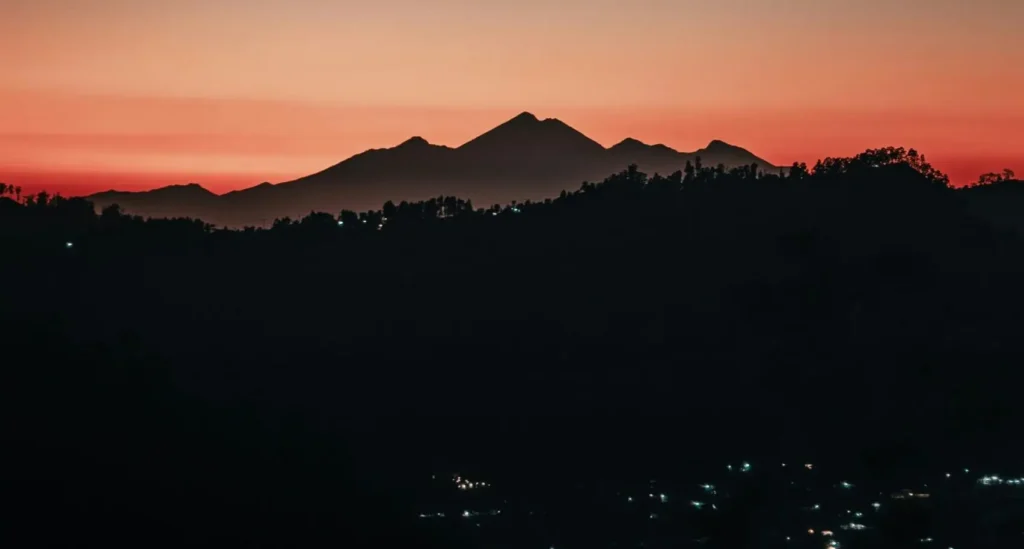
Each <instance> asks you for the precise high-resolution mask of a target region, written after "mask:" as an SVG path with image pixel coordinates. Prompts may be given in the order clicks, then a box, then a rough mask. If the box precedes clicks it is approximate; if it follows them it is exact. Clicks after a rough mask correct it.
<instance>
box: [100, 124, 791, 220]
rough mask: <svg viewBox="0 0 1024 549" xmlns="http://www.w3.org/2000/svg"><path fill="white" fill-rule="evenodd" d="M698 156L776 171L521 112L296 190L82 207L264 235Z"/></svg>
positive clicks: (151, 196) (159, 194)
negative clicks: (597, 135)
mask: <svg viewBox="0 0 1024 549" xmlns="http://www.w3.org/2000/svg"><path fill="white" fill-rule="evenodd" d="M698 156H699V157H700V158H701V161H702V162H703V163H704V165H708V166H714V165H718V164H724V165H725V166H727V167H734V166H740V165H747V164H757V165H758V166H760V167H761V168H763V169H765V170H774V169H778V168H777V167H775V166H773V165H772V164H770V163H768V162H766V161H765V160H763V159H761V158H758V157H757V156H755V155H754V154H752V153H750V152H749V151H747V150H745V149H742V148H740V147H736V146H733V145H729V144H728V143H724V142H722V141H717V140H716V141H712V142H711V143H709V144H708V146H707V147H705V148H703V149H700V150H698V151H694V152H688V153H687V152H679V151H676V150H674V149H671V148H669V147H666V146H665V145H648V144H646V143H642V142H640V141H637V140H636V139H631V138H630V139H625V140H623V141H622V142H620V143H618V144H616V145H614V146H612V147H609V148H605V147H604V146H602V145H601V144H599V143H597V142H596V141H594V140H592V139H590V138H589V137H587V136H585V135H583V134H582V133H580V132H579V131H577V130H575V129H574V128H572V127H570V126H568V125H567V124H565V123H563V122H562V121H560V120H557V119H554V118H548V119H545V120H539V119H537V117H536V116H534V115H532V114H530V113H527V112H524V113H522V114H520V115H518V116H516V117H515V118H513V119H511V120H509V121H507V122H505V123H504V124H501V125H500V126H498V127H496V128H494V129H492V130H490V131H488V132H487V133H484V134H483V135H481V136H479V137H477V138H475V139H473V140H471V141H469V142H467V143H465V144H464V145H462V146H460V147H456V148H451V147H445V146H441V145H433V144H430V143H428V142H427V141H426V140H425V139H423V138H421V137H413V138H411V139H409V140H407V141H405V142H403V143H401V144H399V145H397V146H395V147H392V148H389V149H370V150H368V151H365V152H362V153H360V154H357V155H355V156H352V157H351V158H348V159H347V160H344V161H342V162H340V163H338V164H335V165H334V166H331V167H329V168H327V169H325V170H323V171H320V172H317V173H314V174H312V175H308V176H305V177H302V178H299V179H296V180H294V181H288V182H285V183H278V184H271V183H261V184H259V185H256V186H255V187H250V188H247V189H242V190H239V191H232V192H229V193H226V194H222V195H217V194H214V193H212V192H210V191H208V190H207V189H205V188H203V187H201V186H200V185H197V184H195V183H192V184H188V185H172V186H169V187H161V188H159V189H154V190H151V191H145V192H120V191H113V190H112V191H107V192H102V193H97V194H94V195H91V196H89V197H88V198H89V199H90V200H92V201H93V203H94V204H95V205H96V206H97V207H98V208H103V207H106V206H108V205H110V204H119V205H120V206H121V207H122V208H124V210H125V211H127V212H130V213H134V214H138V215H142V216H146V217H195V218H200V219H203V220H205V221H207V222H209V223H213V224H215V225H218V226H221V225H224V226H232V227H240V226H247V225H252V226H265V225H268V224H270V223H271V222H272V221H273V220H274V219H275V218H278V217H285V216H289V217H292V218H296V217H301V216H304V215H306V214H308V213H310V212H311V211H324V212H330V213H335V214H336V213H338V212H340V211H341V210H342V209H348V210H355V211H364V210H370V209H377V208H380V206H381V205H382V204H383V203H384V202H386V201H388V200H392V201H394V202H395V203H398V202H400V201H402V200H408V201H417V200H423V199H427V198H430V197H436V196H439V195H457V196H459V197H462V198H468V199H471V200H472V201H473V202H474V204H476V205H477V207H481V206H489V205H491V204H499V203H507V202H510V201H512V200H518V201H525V200H541V199H544V198H551V197H554V196H557V195H558V194H559V193H560V192H561V191H562V190H569V191H572V190H576V189H577V188H579V186H580V183H582V182H583V181H600V180H601V179H603V178H604V177H605V176H607V175H609V174H611V173H614V172H617V171H620V170H622V169H624V168H626V166H628V165H630V164H637V165H638V166H639V167H640V169H641V170H642V171H645V172H647V173H650V174H653V173H661V174H665V175H667V174H670V173H672V172H675V171H677V170H681V169H683V167H684V166H685V165H686V162H687V161H688V160H689V161H693V160H694V159H695V158H696V157H698Z"/></svg>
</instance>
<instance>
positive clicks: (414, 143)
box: [398, 135, 430, 147]
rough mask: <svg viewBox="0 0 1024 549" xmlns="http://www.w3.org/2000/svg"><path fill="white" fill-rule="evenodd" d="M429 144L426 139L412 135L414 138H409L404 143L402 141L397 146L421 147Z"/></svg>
mask: <svg viewBox="0 0 1024 549" xmlns="http://www.w3.org/2000/svg"><path fill="white" fill-rule="evenodd" d="M429 144H430V142H429V141H427V140H426V139H423V138H422V137H420V136H418V135H414V136H412V137H410V138H409V139H406V140H405V141H403V142H402V143H401V144H399V145H398V146H399V147H422V146H424V145H429Z"/></svg>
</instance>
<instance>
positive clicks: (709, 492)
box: [420, 461, 1024, 549]
mask: <svg viewBox="0 0 1024 549" xmlns="http://www.w3.org/2000/svg"><path fill="white" fill-rule="evenodd" d="M781 466H782V467H786V464H785V463H782V464H781ZM726 468H727V469H728V470H729V471H735V470H737V469H738V470H739V471H740V472H750V471H752V469H753V466H752V465H751V463H750V462H748V461H743V462H741V463H740V464H739V465H736V466H734V465H731V464H729V465H726ZM804 468H805V469H807V470H809V471H810V470H813V469H814V465H813V464H811V463H806V464H804ZM963 471H964V473H965V474H969V472H970V470H969V469H964V470H963ZM944 475H945V478H951V476H952V475H951V473H945V474H944ZM452 478H453V480H454V482H455V484H456V486H457V487H458V489H460V490H471V489H475V488H482V487H486V486H488V484H487V483H485V482H474V481H470V480H469V479H466V478H463V477H461V476H459V475H454V476H453V477H452ZM977 482H978V484H981V485H984V486H998V485H1009V486H1020V485H1024V477H1021V478H1011V479H1004V478H1002V477H1000V476H998V475H986V476H984V477H981V478H979V479H978V480H977ZM650 484H651V492H650V493H648V499H651V500H657V501H658V502H659V503H662V504H667V503H668V502H669V501H668V500H669V496H668V495H667V494H666V493H664V492H661V493H659V492H658V491H656V490H655V489H654V485H655V484H656V482H655V481H654V480H652V481H651V483H650ZM790 484H794V483H793V482H790ZM698 486H699V488H700V489H701V490H702V492H703V493H704V494H705V495H706V496H714V495H717V494H718V492H717V489H716V487H715V485H714V484H710V483H704V484H700V485H698ZM924 486H925V488H927V485H924ZM833 487H836V488H840V489H842V490H851V489H853V488H854V487H855V485H854V484H852V483H850V482H848V481H845V480H843V481H840V482H838V483H837V484H834V485H833ZM890 497H892V498H894V499H923V498H929V497H930V494H928V493H925V492H921V491H914V490H910V489H903V490H900V491H899V492H894V493H892V494H891V496H890ZM633 500H634V498H633V497H631V496H630V497H627V498H626V501H627V502H633ZM688 505H689V506H690V507H693V508H694V509H696V510H703V509H705V508H710V509H717V506H716V505H714V504H713V503H706V502H704V501H699V500H691V501H689V503H688ZM870 505H871V508H872V509H873V510H874V511H876V512H877V511H879V510H880V509H881V507H882V505H881V503H879V502H877V501H876V502H874V503H871V504H870ZM804 509H805V511H807V510H809V511H821V510H822V505H821V504H819V503H815V504H812V505H811V506H810V507H805V508H804ZM483 514H490V515H492V516H494V515H499V514H501V511H500V510H496V511H491V512H489V513H480V512H475V511H468V510H467V511H463V512H462V517H464V518H473V517H477V516H480V515H483ZM530 514H531V515H532V514H533V513H532V512H531V513H530ZM846 515H847V518H846V521H847V522H844V523H843V524H837V526H838V527H837V528H836V529H837V530H842V531H847V532H859V531H863V530H867V529H870V526H867V525H865V524H862V523H861V522H859V521H857V520H853V519H861V518H862V517H863V516H864V513H862V512H860V511H856V512H854V511H852V510H850V509H847V510H846ZM420 517H422V518H431V517H444V513H435V514H421V515H420ZM648 518H649V519H651V520H655V519H658V518H659V514H658V513H653V512H648ZM477 526H479V524H477ZM807 534H808V535H810V536H816V535H820V536H821V537H822V538H823V539H822V541H824V542H825V548H824V549H840V542H839V540H837V539H835V532H834V531H833V530H829V529H822V530H817V531H816V530H815V529H813V528H811V529H808V530H807ZM785 539H786V540H787V541H790V540H791V538H790V537H789V536H786V538H785ZM844 542H845V540H844ZM918 542H919V543H932V542H933V539H932V538H930V537H925V538H921V539H919V540H918ZM949 549H953V548H952V547H950V548H949Z"/></svg>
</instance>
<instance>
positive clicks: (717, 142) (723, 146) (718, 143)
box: [704, 139, 739, 150]
mask: <svg viewBox="0 0 1024 549" xmlns="http://www.w3.org/2000/svg"><path fill="white" fill-rule="evenodd" d="M738 148H739V147H737V146H735V145H730V144H728V143H726V142H725V141H722V140H721V139H712V140H711V142H710V143H708V146H707V147H704V149H705V150H733V149H738Z"/></svg>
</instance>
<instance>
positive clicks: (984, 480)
mask: <svg viewBox="0 0 1024 549" xmlns="http://www.w3.org/2000/svg"><path fill="white" fill-rule="evenodd" d="M978 484H982V485H984V486H999V485H1002V484H1005V485H1008V486H1021V485H1022V484H1024V478H1010V479H1003V478H999V475H986V476H983V477H981V478H979V479H978Z"/></svg>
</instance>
